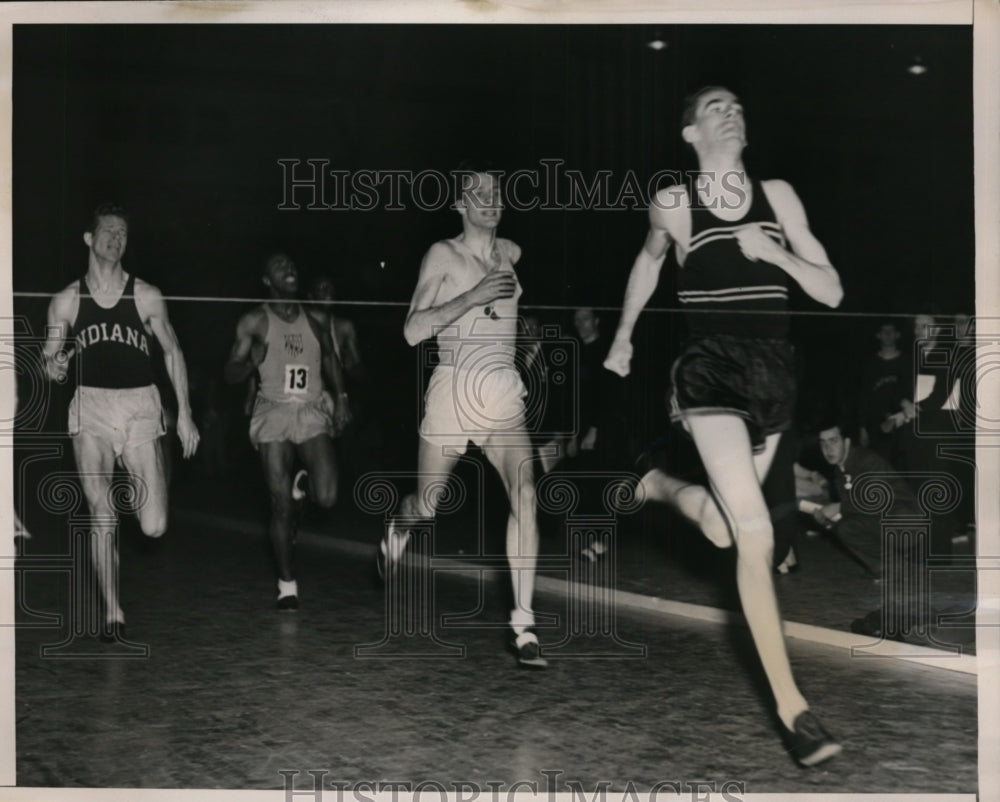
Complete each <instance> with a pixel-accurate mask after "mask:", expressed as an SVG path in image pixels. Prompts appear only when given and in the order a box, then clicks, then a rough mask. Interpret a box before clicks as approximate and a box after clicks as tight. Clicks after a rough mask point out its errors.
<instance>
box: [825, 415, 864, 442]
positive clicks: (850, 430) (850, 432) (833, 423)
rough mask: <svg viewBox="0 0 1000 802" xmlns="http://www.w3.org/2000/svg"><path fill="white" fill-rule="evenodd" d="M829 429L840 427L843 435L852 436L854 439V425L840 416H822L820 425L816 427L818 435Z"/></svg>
mask: <svg viewBox="0 0 1000 802" xmlns="http://www.w3.org/2000/svg"><path fill="white" fill-rule="evenodd" d="M829 429H839V430H840V436H841V437H845V438H846V437H850V438H851V439H852V440H853V439H854V434H855V433H854V427H853V426H851V425H850V424H849V423H847V422H845V421H844V419H843V418H842V417H840V416H831V417H828V418H821V419H820V422H819V426H817V427H816V436H817V437H819V435H820V433H821V432H825V431H827V430H829Z"/></svg>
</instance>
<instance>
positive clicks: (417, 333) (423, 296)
mask: <svg viewBox="0 0 1000 802" xmlns="http://www.w3.org/2000/svg"><path fill="white" fill-rule="evenodd" d="M456 260H457V256H456V255H455V253H454V251H453V250H452V249H451V246H449V245H446V244H444V243H440V242H438V243H436V244H434V245H432V246H431V249H430V250H429V251H427V255H426V256H425V257H424V261H423V264H421V265H420V276H419V277H418V279H417V287H416V289H415V290H414V291H413V299H412V300H411V301H410V311H409V312H408V313H407V315H406V322H405V323H404V324H403V336H404V337H405V338H406V342H407V343H409V344H410V345H416V344H417V343H420V342H423V341H424V340H426V339H428V338H429V337H433V336H435V335H436V334H437V332H438V331H439V330H441V329H442V328H444V327H445V326H448V325H450V324H451V323H454V322H455V321H456V320H458V319H459V318H460V317H462V315H464V314H465V313H466V312H468V311H469V310H470V309H473V308H475V307H477V306H486V305H487V304H489V303H490V302H492V301H495V300H496V299H497V298H510V297H512V296H513V295H514V292H515V290H516V288H517V277H516V276H515V275H514V274H513V273H512V272H510V271H509V270H494V271H492V272H490V273H487V274H486V276H485V277H484V278H483V280H482V281H480V282H479V283H478V284H476V286H475V287H473V288H472V289H470V290H466V291H465V292H463V293H459V294H458V295H455V296H454V297H452V298H447V297H445V296H446V295H447V291H448V287H447V282H448V281H449V276H450V275H451V273H452V271H453V270H455V269H456V268H457V266H458V265H457V264H456Z"/></svg>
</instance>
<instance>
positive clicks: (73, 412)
mask: <svg viewBox="0 0 1000 802" xmlns="http://www.w3.org/2000/svg"><path fill="white" fill-rule="evenodd" d="M67 428H68V429H69V434H70V436H71V437H76V436H77V435H79V434H81V433H83V434H89V435H93V436H94V437H97V438H100V439H101V440H103V441H105V442H106V443H108V444H110V446H111V448H112V449H113V450H114V454H115V457H120V456H121V455H122V452H123V451H124V450H125V447H126V446H128V447H133V446H141V445H144V444H145V443H151V442H153V441H154V440H157V439H158V438H159V437H161V436H162V435H163V434H164V433H165V432H166V430H167V429H166V426H165V423H164V418H163V405H162V404H161V403H160V391H159V390H157V389H156V385H155V384H150V385H147V386H146V387H125V388H117V387H85V386H80V387H77V388H76V393H74V395H73V400H72V401H71V402H70V405H69V423H68V427H67Z"/></svg>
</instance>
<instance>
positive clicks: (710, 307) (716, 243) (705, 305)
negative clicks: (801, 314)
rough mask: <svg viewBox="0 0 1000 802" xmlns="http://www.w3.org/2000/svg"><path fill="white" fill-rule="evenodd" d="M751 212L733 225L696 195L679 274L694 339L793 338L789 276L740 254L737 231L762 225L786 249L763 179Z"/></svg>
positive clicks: (680, 297)
mask: <svg viewBox="0 0 1000 802" xmlns="http://www.w3.org/2000/svg"><path fill="white" fill-rule="evenodd" d="M751 186H752V187H753V200H752V202H751V204H750V208H749V209H748V210H747V212H746V214H745V215H744V216H743V217H742V218H740V219H739V220H734V221H732V222H729V221H726V220H722V219H720V218H718V217H716V216H715V215H714V214H713V213H712V212H711V210H709V209H708V208H706V207H705V206H703V205H702V204H701V202H700V200H699V199H698V195H697V192H693V191H689V193H688V194H689V196H691V241H690V245H689V248H688V254H687V259H686V260H685V262H684V266H683V267H682V268H681V269H680V271H679V273H678V276H677V296H678V300H679V301H680V302H681V303H682V304H684V306H685V307H686V309H689V310H691V314H688V315H686V317H687V320H688V326H689V328H690V331H691V334H692V336H694V337H703V336H706V335H712V334H729V335H734V336H740V337H760V338H775V339H783V338H785V337H786V336H787V335H788V315H787V310H788V284H789V277H788V274H787V273H786V272H785V271H784V270H782V269H781V268H779V267H777V266H776V265H772V264H770V263H768V262H763V261H757V262H752V261H750V260H749V259H747V258H746V257H745V256H744V255H743V253H742V252H741V251H740V246H739V243H738V242H737V241H736V236H735V235H736V231H737V230H739V228H740V227H741V226H744V225H746V224H747V223H761V224H763V229H764V233H765V234H767V235H768V236H769V237H771V239H773V240H774V241H775V242H777V243H778V244H779V245H781V246H782V247H786V241H785V235H784V232H783V231H782V229H781V226H780V225H778V222H777V217H776V216H775V214H774V210H773V209H772V208H771V204H770V203H769V202H768V200H767V196H766V195H764V190H763V188H762V187H761V185H760V182H759V181H752V182H751Z"/></svg>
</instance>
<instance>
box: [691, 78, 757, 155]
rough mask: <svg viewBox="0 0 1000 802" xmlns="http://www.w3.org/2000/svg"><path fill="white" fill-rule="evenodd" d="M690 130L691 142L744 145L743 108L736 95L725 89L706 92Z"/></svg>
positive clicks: (744, 123) (744, 124)
mask: <svg viewBox="0 0 1000 802" xmlns="http://www.w3.org/2000/svg"><path fill="white" fill-rule="evenodd" d="M688 129H691V136H692V139H691V140H690V141H692V142H703V143H713V142H725V141H736V142H738V143H739V144H740V145H746V143H747V137H746V133H747V132H746V122H745V120H744V119H743V106H742V105H740V102H739V100H737V98H736V95H734V94H733V93H732V92H730V91H729V90H727V89H716V90H713V91H711V92H708V93H707V94H706V95H705V96H704V97H703V98H702V99H701V100H700V101H699V102H698V112H697V114H695V118H694V123H693V124H692V125H690V126H688Z"/></svg>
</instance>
